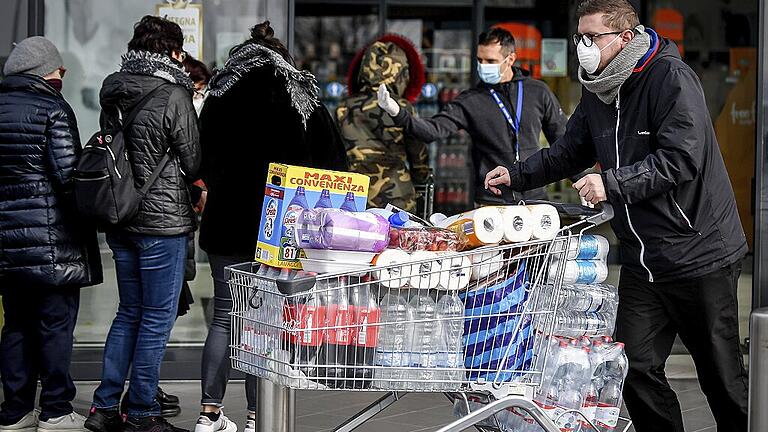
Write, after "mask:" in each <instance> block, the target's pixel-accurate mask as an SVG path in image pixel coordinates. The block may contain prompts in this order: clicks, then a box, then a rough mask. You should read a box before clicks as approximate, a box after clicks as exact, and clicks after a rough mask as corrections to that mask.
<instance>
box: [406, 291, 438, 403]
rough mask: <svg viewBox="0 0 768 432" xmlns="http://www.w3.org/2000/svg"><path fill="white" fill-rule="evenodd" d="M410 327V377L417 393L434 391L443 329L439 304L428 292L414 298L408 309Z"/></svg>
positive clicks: (415, 295)
mask: <svg viewBox="0 0 768 432" xmlns="http://www.w3.org/2000/svg"><path fill="white" fill-rule="evenodd" d="M408 310H409V312H410V316H409V317H408V322H409V323H408V327H407V328H406V332H410V333H411V335H412V336H411V347H410V357H411V367H412V369H411V371H409V374H408V376H407V377H406V378H407V379H408V380H409V381H410V382H411V383H410V387H411V389H414V390H431V389H433V387H434V385H435V383H434V382H433V381H434V379H435V372H434V370H430V368H431V369H434V368H435V367H437V341H438V338H439V332H440V325H439V323H438V321H437V304H435V301H434V300H432V297H430V295H429V292H428V291H426V290H419V291H417V292H416V293H415V294H412V295H411V301H410V308H409V309H408Z"/></svg>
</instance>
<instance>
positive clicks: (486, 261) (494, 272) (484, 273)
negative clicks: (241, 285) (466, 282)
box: [469, 252, 504, 281]
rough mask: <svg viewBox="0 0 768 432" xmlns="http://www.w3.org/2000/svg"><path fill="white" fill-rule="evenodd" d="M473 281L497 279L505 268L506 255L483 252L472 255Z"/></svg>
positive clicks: (470, 258)
mask: <svg viewBox="0 0 768 432" xmlns="http://www.w3.org/2000/svg"><path fill="white" fill-rule="evenodd" d="M469 260H470V261H472V280H474V281H479V280H485V279H495V278H496V277H498V276H501V275H500V272H501V270H502V269H503V268H504V255H503V254H502V253H501V252H483V253H477V254H474V255H471V256H470V257H469Z"/></svg>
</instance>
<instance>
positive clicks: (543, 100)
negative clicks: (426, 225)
mask: <svg viewBox="0 0 768 432" xmlns="http://www.w3.org/2000/svg"><path fill="white" fill-rule="evenodd" d="M514 71H515V73H514V78H513V79H512V81H511V82H507V83H501V84H495V85H490V84H486V83H482V82H481V83H480V84H478V85H477V87H475V88H472V89H469V90H466V91H464V92H462V93H461V94H460V95H459V96H458V97H457V98H456V99H455V100H454V101H453V102H451V103H450V104H448V106H447V107H446V108H445V109H444V110H443V111H442V112H441V113H439V114H437V115H435V116H434V117H432V118H429V119H424V118H417V117H413V116H411V115H409V113H408V112H407V110H400V112H399V113H398V115H397V116H396V117H395V124H397V125H398V126H402V127H403V128H404V129H405V132H406V133H407V134H412V135H414V136H415V137H416V138H419V139H421V140H424V141H425V142H431V141H435V140H437V139H439V138H447V137H449V136H451V135H453V134H455V133H456V132H457V131H458V130H460V129H463V130H465V131H467V133H469V135H470V136H471V137H472V163H473V165H474V170H475V174H476V175H475V201H477V202H479V203H483V204H503V203H511V204H516V203H517V201H518V200H519V199H520V198H525V199H546V193H545V191H544V190H543V189H537V190H532V191H529V192H527V193H525V194H523V196H521V195H520V194H514V196H513V195H512V194H510V195H507V196H504V197H498V196H495V195H493V194H491V193H489V192H488V191H487V190H485V188H484V186H483V185H484V181H485V175H486V174H487V173H488V171H490V170H492V169H494V168H496V167H497V166H499V165H503V166H512V164H514V163H515V141H516V140H517V138H516V137H515V134H514V133H513V132H512V129H511V127H510V125H509V123H508V122H507V120H506V118H505V117H504V114H502V112H501V110H500V109H499V107H498V105H497V104H496V101H494V99H493V96H491V93H490V91H489V89H490V88H493V89H494V90H496V92H497V93H498V94H499V96H500V97H501V100H502V102H504V104H505V105H506V107H507V110H508V111H509V113H510V115H511V116H512V117H514V116H515V112H516V106H517V88H518V82H520V81H522V83H523V109H522V115H521V116H520V133H519V137H520V160H525V159H526V158H528V157H529V156H531V155H532V154H534V153H536V152H537V151H538V150H539V149H540V148H541V146H540V145H539V136H540V135H541V132H542V131H543V132H544V136H545V137H546V138H547V141H549V143H553V142H555V141H556V140H557V139H558V138H560V137H561V136H562V135H563V132H565V124H566V122H567V119H566V117H565V114H564V113H563V110H562V109H561V108H560V103H559V102H558V101H557V98H556V97H555V95H554V94H553V93H552V91H551V90H550V89H549V87H547V84H546V83H544V82H542V81H538V80H535V79H532V78H531V77H530V75H529V73H528V71H526V70H523V69H520V68H515V70H514ZM437 175H438V176H439V175H440V173H437Z"/></svg>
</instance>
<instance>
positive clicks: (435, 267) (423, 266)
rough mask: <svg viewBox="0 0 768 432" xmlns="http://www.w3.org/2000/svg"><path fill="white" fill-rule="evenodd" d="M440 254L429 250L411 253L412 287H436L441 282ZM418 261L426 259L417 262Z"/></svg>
mask: <svg viewBox="0 0 768 432" xmlns="http://www.w3.org/2000/svg"><path fill="white" fill-rule="evenodd" d="M439 258H440V257H439V255H437V254H436V253H434V252H429V251H417V252H414V253H413V254H412V255H411V262H416V264H411V269H410V272H411V279H410V283H411V288H417V289H435V288H437V285H438V284H439V283H440V271H441V270H442V268H441V266H440V259H439ZM418 261H424V262H422V263H417V262H418Z"/></svg>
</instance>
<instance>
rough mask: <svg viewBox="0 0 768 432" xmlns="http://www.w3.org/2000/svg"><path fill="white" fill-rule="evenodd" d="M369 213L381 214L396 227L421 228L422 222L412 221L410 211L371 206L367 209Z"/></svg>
mask: <svg viewBox="0 0 768 432" xmlns="http://www.w3.org/2000/svg"><path fill="white" fill-rule="evenodd" d="M366 211H367V212H368V213H373V214H375V215H378V216H381V217H383V218H384V219H386V220H388V221H389V224H390V225H391V226H392V227H394V228H420V227H422V225H421V224H419V223H416V222H412V221H411V217H410V215H409V214H408V212H405V211H394V212H393V211H392V210H387V209H379V208H370V209H368V210H366Z"/></svg>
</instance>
